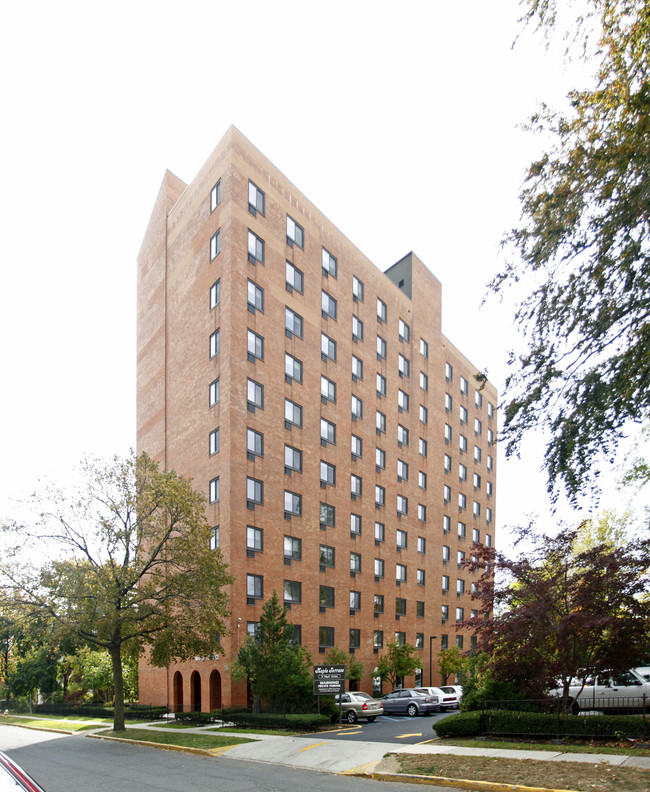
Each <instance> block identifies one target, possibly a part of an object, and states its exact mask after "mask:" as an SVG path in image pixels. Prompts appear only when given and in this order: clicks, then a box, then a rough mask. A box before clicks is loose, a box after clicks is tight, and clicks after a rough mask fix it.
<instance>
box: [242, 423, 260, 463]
mask: <svg viewBox="0 0 650 792" xmlns="http://www.w3.org/2000/svg"><path fill="white" fill-rule="evenodd" d="M246 456H247V457H248V458H249V459H251V460H254V459H255V457H263V456H264V435H263V434H262V433H261V432H257V431H255V429H250V428H248V429H246Z"/></svg>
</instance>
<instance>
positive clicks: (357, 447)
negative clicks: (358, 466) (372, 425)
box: [350, 434, 363, 459]
mask: <svg viewBox="0 0 650 792" xmlns="http://www.w3.org/2000/svg"><path fill="white" fill-rule="evenodd" d="M350 453H351V455H352V459H361V457H363V440H362V439H361V438H360V437H359V436H358V435H355V434H353V435H351V437H350Z"/></svg>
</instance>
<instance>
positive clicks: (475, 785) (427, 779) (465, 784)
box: [352, 773, 577, 792]
mask: <svg viewBox="0 0 650 792" xmlns="http://www.w3.org/2000/svg"><path fill="white" fill-rule="evenodd" d="M352 775H357V776H360V777H365V778H372V780H373V781H397V782H401V783H405V784H435V785H437V786H448V787H455V788H456V789H458V788H459V787H460V788H461V789H476V790H479V791H480V790H484V791H485V792H577V790H573V789H549V788H548V787H530V786H522V785H521V784H503V783H498V782H496V781H472V780H470V779H467V778H445V777H443V776H421V775H399V774H397V773H352Z"/></svg>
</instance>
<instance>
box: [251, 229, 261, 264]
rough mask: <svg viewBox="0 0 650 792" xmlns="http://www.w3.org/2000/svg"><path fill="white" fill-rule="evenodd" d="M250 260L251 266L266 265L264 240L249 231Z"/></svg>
mask: <svg viewBox="0 0 650 792" xmlns="http://www.w3.org/2000/svg"><path fill="white" fill-rule="evenodd" d="M248 260H249V261H250V263H251V264H257V262H258V261H259V263H260V264H264V240H263V239H262V238H261V237H258V236H257V234H255V233H253V232H252V231H251V230H250V229H249V230H248Z"/></svg>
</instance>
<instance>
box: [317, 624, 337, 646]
mask: <svg viewBox="0 0 650 792" xmlns="http://www.w3.org/2000/svg"><path fill="white" fill-rule="evenodd" d="M333 646H334V627H319V628H318V651H319V652H325V651H326V650H327V649H331V648H332V647H333Z"/></svg>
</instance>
